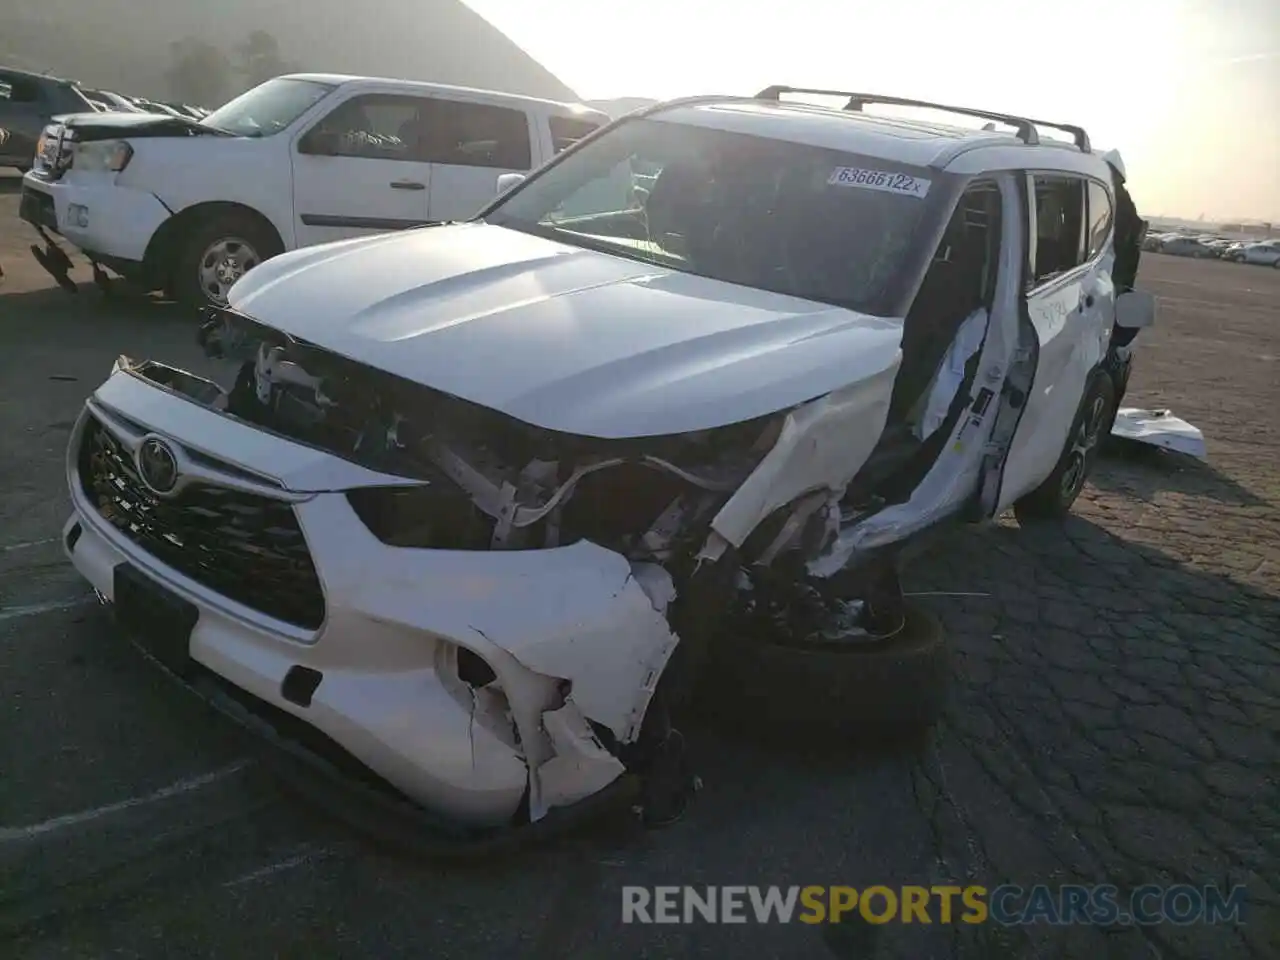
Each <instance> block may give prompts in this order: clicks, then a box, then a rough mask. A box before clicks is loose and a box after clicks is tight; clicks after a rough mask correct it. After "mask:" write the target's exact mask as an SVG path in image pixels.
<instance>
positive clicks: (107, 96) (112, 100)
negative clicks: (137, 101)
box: [80, 87, 142, 113]
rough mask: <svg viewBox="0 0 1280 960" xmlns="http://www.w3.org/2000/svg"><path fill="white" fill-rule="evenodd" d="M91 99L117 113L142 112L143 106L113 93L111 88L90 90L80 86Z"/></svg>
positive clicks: (82, 91) (105, 108) (81, 90)
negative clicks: (140, 106)
mask: <svg viewBox="0 0 1280 960" xmlns="http://www.w3.org/2000/svg"><path fill="white" fill-rule="evenodd" d="M80 92H81V93H83V94H84V95H85V96H86V97H88V98H89V99H90V100H93V101H95V102H96V103H99V104H101V105H102V108H103V109H104V110H111V111H114V112H117V113H141V112H142V111H141V108H139V107H136V106H134V105H133V104H132V103H130V102H129V100H128V99H127V98H126V97H122V96H120V94H118V93H112V92H111V91H110V90H90V89H88V88H85V87H81V88H80Z"/></svg>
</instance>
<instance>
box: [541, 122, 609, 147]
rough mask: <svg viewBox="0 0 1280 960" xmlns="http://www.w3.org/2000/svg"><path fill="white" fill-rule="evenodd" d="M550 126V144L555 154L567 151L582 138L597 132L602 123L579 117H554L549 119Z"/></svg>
mask: <svg viewBox="0 0 1280 960" xmlns="http://www.w3.org/2000/svg"><path fill="white" fill-rule="evenodd" d="M548 123H549V124H550V126H551V142H552V144H553V145H554V147H555V151H556V153H560V152H561V151H562V150H567V149H569V148H570V147H571V146H573V145H574V144H575V143H577V142H578V141H579V140H581V139H582V138H583V137H585V136H587V135H588V134H590V133H594V132H595V131H597V130H599V129H600V128H601V127H602V126H604V124H603V123H601V122H600V121H597V120H587V119H584V118H581V117H556V116H553V117H551V118H550V119H549V121H548Z"/></svg>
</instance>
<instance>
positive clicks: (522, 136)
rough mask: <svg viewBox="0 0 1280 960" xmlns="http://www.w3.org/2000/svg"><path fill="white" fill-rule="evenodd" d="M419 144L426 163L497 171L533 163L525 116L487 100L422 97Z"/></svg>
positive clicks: (516, 168)
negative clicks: (427, 98)
mask: <svg viewBox="0 0 1280 960" xmlns="http://www.w3.org/2000/svg"><path fill="white" fill-rule="evenodd" d="M421 146H422V150H423V159H424V160H426V161H428V162H429V163H443V164H451V165H456V166H463V167H493V168H496V169H499V170H528V169H529V168H530V167H532V166H533V152H532V147H531V146H530V143H529V117H528V115H527V114H526V113H525V112H524V111H523V110H512V109H511V108H509V107H495V106H493V105H492V104H488V103H466V102H464V101H461V100H445V99H442V98H432V99H430V100H424V101H423V107H422V137H421Z"/></svg>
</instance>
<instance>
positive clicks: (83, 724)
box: [0, 177, 1280, 960]
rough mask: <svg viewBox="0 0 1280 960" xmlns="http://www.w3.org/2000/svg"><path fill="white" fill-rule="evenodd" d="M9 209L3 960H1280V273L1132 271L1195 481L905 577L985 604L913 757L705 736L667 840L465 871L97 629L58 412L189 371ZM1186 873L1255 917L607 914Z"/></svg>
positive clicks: (1123, 475)
mask: <svg viewBox="0 0 1280 960" xmlns="http://www.w3.org/2000/svg"><path fill="white" fill-rule="evenodd" d="M16 199H17V198H16V194H15V193H14V191H13V187H12V184H11V182H10V181H9V180H8V179H6V178H3V177H0V263H3V266H4V270H5V279H4V280H3V281H0V382H3V383H4V384H5V389H4V391H3V394H2V395H0V433H2V435H3V436H4V437H5V438H6V440H9V441H10V442H12V441H14V440H16V441H19V442H20V444H21V449H22V451H23V452H24V453H25V458H23V459H19V458H18V457H12V456H10V457H5V458H0V548H3V549H2V550H0V573H3V577H0V710H3V716H4V721H3V723H2V724H0V770H2V771H3V775H2V776H0V943H5V942H6V941H7V942H8V944H9V946H7V947H2V948H0V951H2V952H4V954H5V955H6V956H14V957H22V958H26V957H32V958H44V957H50V958H52V957H74V958H79V957H86V958H88V957H93V958H97V957H106V956H112V957H159V956H171V955H184V956H187V957H203V956H210V957H212V956H244V957H291V956H303V955H307V956H317V955H319V956H343V957H365V956H368V957H385V956H426V955H430V956H433V957H453V956H457V957H471V956H477V955H491V954H499V953H501V954H504V955H512V956H521V957H524V956H529V957H557V958H561V957H563V958H592V957H618V956H634V957H670V956H707V957H720V956H726V955H739V956H748V957H757V956H759V957H779V958H785V957H804V958H814V957H823V956H830V957H840V958H850V960H853V958H857V960H871V958H898V957H901V958H904V960H905V958H910V960H923V958H965V960H968V958H972V960H985V958H996V957H1085V956H1087V957H1090V958H1098V957H1105V958H1111V957H1115V958H1126V960H1127V958H1130V957H1133V958H1139V957H1157V956H1159V957H1166V958H1186V960H1202V958H1218V957H1222V958H1238V957H1252V958H1264V957H1273V956H1278V955H1280V894H1278V893H1277V888H1278V886H1280V883H1278V882H1277V880H1276V877H1277V876H1280V870H1278V869H1277V866H1278V865H1280V803H1278V802H1277V801H1278V800H1280V793H1278V792H1277V784H1276V779H1277V775H1278V772H1280V763H1278V762H1277V761H1278V760H1280V669H1277V668H1278V667H1280V429H1278V428H1277V426H1276V414H1275V410H1276V407H1277V403H1276V401H1277V400H1280V377H1278V376H1277V366H1276V362H1277V355H1278V354H1280V271H1273V270H1266V269H1259V268H1249V267H1240V266H1235V265H1230V264H1222V263H1216V262H1203V261H1179V260H1173V259H1170V258H1165V257H1159V256H1152V255H1147V258H1146V260H1145V261H1144V267H1143V271H1142V284H1143V285H1144V286H1147V287H1148V288H1150V289H1152V290H1153V291H1154V292H1155V293H1156V294H1157V295H1158V296H1159V297H1160V301H1161V303H1160V309H1161V314H1160V318H1159V321H1158V323H1159V325H1158V327H1157V328H1156V329H1155V330H1153V331H1150V332H1148V333H1146V334H1144V335H1143V336H1142V337H1141V338H1140V339H1139V346H1138V356H1137V360H1136V366H1135V372H1134V378H1133V382H1132V384H1131V386H1130V390H1129V395H1128V398H1127V402H1128V403H1129V404H1131V405H1138V406H1145V407H1157V408H1159V407H1170V408H1172V409H1173V410H1174V411H1175V412H1176V413H1177V414H1178V415H1180V416H1183V417H1185V418H1186V419H1188V420H1190V421H1191V422H1192V423H1194V424H1196V425H1197V426H1199V427H1200V428H1201V429H1203V430H1204V432H1205V435H1206V438H1207V440H1208V445H1209V460H1208V462H1207V463H1197V462H1195V461H1190V460H1187V459H1184V458H1179V457H1174V456H1169V455H1164V454H1160V453H1157V452H1155V451H1145V450H1142V449H1139V450H1132V449H1125V450H1118V451H1113V452H1112V454H1111V455H1109V456H1108V457H1107V458H1106V459H1105V460H1103V461H1102V462H1101V463H1100V465H1099V468H1098V470H1097V471H1096V473H1095V476H1094V479H1093V480H1092V482H1091V484H1090V486H1089V487H1088V488H1087V489H1086V491H1085V493H1084V495H1083V497H1082V498H1081V501H1080V502H1079V504H1078V506H1077V508H1076V511H1075V515H1074V516H1073V517H1072V518H1071V519H1070V520H1069V521H1068V522H1067V523H1066V524H1065V526H1061V527H1038V526H1037V527H1027V528H1020V527H1019V526H1018V525H1017V523H1016V522H1015V521H1014V520H1012V518H1006V519H1004V520H1002V521H1001V522H1000V523H998V524H996V525H994V526H992V527H989V528H986V529H983V530H978V531H973V530H965V531H961V532H960V533H959V534H958V535H955V536H952V537H949V538H948V539H947V540H946V541H945V542H944V543H943V544H942V545H941V546H940V547H939V548H938V549H937V550H935V551H933V552H932V553H930V554H929V555H928V556H926V557H924V558H922V559H921V560H920V561H919V562H918V563H917V565H916V566H915V567H914V568H912V570H911V571H910V574H909V586H908V589H910V590H912V591H920V592H928V593H942V594H947V593H965V594H980V595H979V596H945V595H944V596H933V597H928V598H922V602H925V603H928V604H930V605H931V606H932V607H933V608H934V609H935V610H937V612H938V613H939V614H940V615H941V616H942V617H943V620H944V624H945V626H946V629H947V632H948V634H949V637H950V640H951V642H952V644H953V647H954V651H955V656H954V659H955V681H954V689H953V693H952V697H951V702H950V704H949V707H948V710H947V712H946V716H945V718H944V720H943V722H942V724H941V725H940V726H939V729H938V730H937V732H936V735H935V737H934V738H933V740H932V742H931V743H930V744H929V745H928V746H927V747H926V748H925V749H924V750H922V751H921V752H920V753H919V754H918V755H875V754H866V753H856V754H855V753H847V754H840V755H833V754H832V753H830V752H825V753H824V752H819V751H817V750H810V749H807V748H805V747H804V745H801V744H797V745H795V746H794V748H793V749H791V750H780V749H779V748H778V747H776V746H773V747H766V746H763V745H759V744H755V743H751V742H748V741H746V740H743V739H740V738H734V737H730V736H728V735H726V734H724V733H721V732H717V731H713V730H702V729H698V730H693V731H690V740H691V744H692V747H693V750H694V761H695V764H696V768H697V770H698V772H699V773H700V775H701V776H702V779H703V780H704V782H705V784H706V786H705V788H704V790H703V791H702V793H701V794H700V795H699V796H698V797H697V798H696V799H695V801H694V804H693V806H692V807H691V809H690V812H689V814H688V816H687V817H686V818H685V819H684V820H683V821H681V822H679V823H677V824H676V825H674V826H672V827H670V828H667V829H664V830H659V831H653V832H639V831H637V830H635V829H601V830H594V831H590V832H588V833H584V834H582V835H579V836H574V837H572V838H570V839H568V840H565V841H562V842H559V843H558V844H556V845H555V846H553V847H551V848H547V849H541V850H535V851H529V852H528V853H525V854H523V855H521V856H519V857H516V858H513V859H503V860H500V861H499V860H495V861H493V862H490V863H483V864H474V865H467V866H456V865H455V866H444V865H437V864H427V863H422V862H416V861H413V860H408V859H406V858H404V857H401V856H398V855H396V853H395V852H394V851H386V850H381V849H377V848H374V847H372V846H369V845H368V844H366V843H364V842H363V841H362V840H361V839H360V838H359V837H356V836H353V835H352V834H351V833H349V832H348V831H347V830H346V829H345V828H343V827H342V826H340V825H337V824H334V823H332V822H330V821H327V820H324V819H322V818H320V817H319V816H317V815H315V814H314V813H312V812H311V810H310V808H309V807H308V806H307V805H306V804H305V803H302V802H300V801H299V800H298V799H297V798H296V797H293V796H292V795H290V794H287V793H284V792H282V791H281V790H279V789H278V787H277V786H276V784H275V783H274V781H273V780H272V778H271V777H270V776H269V775H268V774H267V772H266V771H263V770H262V769H261V768H260V766H259V765H256V764H253V763H247V764H246V763H243V762H242V761H243V758H244V756H245V751H244V744H243V743H242V742H241V741H239V740H238V739H237V738H236V737H234V736H232V735H230V734H229V733H228V731H227V730H226V729H225V728H224V727H223V725H221V724H220V723H219V722H217V719H216V718H211V717H209V716H207V715H206V714H204V713H203V712H202V711H200V710H199V709H197V708H196V707H194V706H193V705H192V704H190V703H188V702H186V701H185V700H184V699H183V698H182V696H181V695H180V694H178V693H177V692H175V691H171V690H170V689H169V688H168V686H167V685H166V684H165V683H164V682H163V681H162V680H160V679H159V678H157V677H155V676H153V672H152V670H151V669H150V668H149V667H147V666H146V665H145V664H141V663H139V662H138V660H137V658H136V657H135V656H134V655H133V653H132V651H131V650H129V649H128V648H126V647H125V646H124V645H122V644H121V643H120V642H119V639H118V638H117V637H116V636H115V635H114V633H113V631H112V630H111V628H110V626H109V625H108V624H107V623H106V622H105V620H104V619H103V618H102V617H101V615H100V614H99V613H98V611H97V610H96V609H95V608H93V607H91V606H87V605H85V604H83V603H78V601H79V600H80V599H82V598H83V593H84V590H83V586H82V585H81V584H80V583H79V582H78V580H77V579H76V577H75V576H74V574H73V573H71V571H70V569H69V567H68V566H67V564H66V563H65V561H63V560H62V558H61V555H60V554H59V552H58V550H57V544H56V543H47V542H44V541H47V540H48V539H49V538H56V536H57V535H58V531H59V529H60V526H61V522H62V520H63V519H64V516H65V510H66V504H65V494H64V492H63V489H62V488H63V484H64V480H63V474H62V452H63V450H62V448H63V444H64V443H65V437H66V433H67V430H68V429H69V428H70V424H71V421H72V419H73V418H74V416H75V414H76V412H77V409H78V407H79V405H80V403H81V402H82V399H83V397H84V395H85V393H87V392H88V391H89V390H91V389H92V388H93V386H95V385H96V384H97V383H98V382H99V381H100V380H101V379H102V378H103V377H104V376H105V374H106V372H107V369H108V368H109V366H110V363H111V361H112V359H114V357H115V356H116V355H117V354H118V353H120V352H122V351H125V352H132V353H135V354H137V353H143V352H158V353H163V354H164V355H165V356H166V357H168V358H171V359H175V360H178V361H185V362H188V363H192V364H194V363H195V360H194V358H195V356H196V351H195V348H194V344H193V343H192V342H191V341H192V336H191V334H192V325H191V323H190V321H188V320H186V319H185V318H182V317H180V316H176V315H175V313H174V311H172V310H171V309H169V308H166V307H163V306H159V305H155V304H148V303H133V302H129V301H123V302H121V303H117V304H110V303H107V304H104V303H101V302H100V298H99V297H98V295H97V293H96V292H95V291H92V290H91V289H88V288H87V286H86V288H85V289H84V290H82V293H81V294H80V296H79V297H78V298H74V299H73V298H70V297H68V296H66V295H64V294H63V293H61V292H60V291H57V290H53V289H50V285H49V284H48V283H47V282H46V281H45V278H44V277H43V276H42V275H41V274H40V273H39V271H38V269H37V268H36V267H35V266H34V264H32V263H31V262H30V256H29V254H26V253H25V244H26V243H27V242H29V241H30V238H28V237H27V236H26V232H25V230H24V229H22V228H20V227H19V226H18V225H17V224H16V222H15V221H14V220H13V213H14V210H15V209H16ZM9 449H13V448H10V447H8V446H7V445H6V450H9ZM165 791H168V792H167V793H166V792H165ZM157 797H158V798H159V799H157ZM37 827H38V828H39V830H38V831H36V832H34V833H33V832H32V831H33V830H34V829H35V828H37ZM1182 881H1186V882H1190V883H1194V884H1199V885H1203V884H1206V883H1216V884H1218V885H1219V886H1222V887H1227V886H1230V885H1232V884H1244V885H1246V886H1247V888H1248V895H1249V903H1248V905H1247V908H1246V909H1247V913H1246V921H1247V923H1246V924H1245V925H1243V926H1240V927H1234V926H1186V927H1178V926H1174V925H1172V924H1164V925H1160V926H1154V927H1148V928H1143V929H1137V928H1108V929H1101V928H1086V927H1072V928H1054V927H1048V926H1035V927H1029V928H1002V927H999V926H996V925H993V924H988V925H982V926H967V925H963V924H956V925H953V926H943V925H933V926H931V927H927V928H926V927H921V926H918V925H917V926H906V925H902V926H899V925H888V926H882V927H870V926H866V925H863V924H854V923H844V924H841V925H839V926H834V927H832V926H828V927H821V928H810V927H806V926H804V925H802V924H795V925H792V926H786V927H783V926H769V927H759V926H756V925H754V924H747V925H743V926H708V925H699V926H665V927H659V926H624V925H622V924H621V922H620V916H621V888H622V886H623V885H624V884H627V885H629V884H639V885H652V884H664V883H665V884H691V885H706V884H715V885H726V884H763V885H767V884H779V885H784V886H786V885H791V884H798V885H806V884H848V885H853V886H859V887H862V886H867V885H870V884H887V885H890V886H896V885H900V884H925V885H928V884H937V883H946V882H956V883H959V884H966V883H980V884H982V885H984V886H987V887H989V888H990V887H995V886H997V885H999V884H1000V883H1017V884H1019V885H1022V886H1024V887H1026V886H1030V885H1032V884H1035V883H1049V884H1056V883H1079V884H1093V883H1112V884H1115V885H1116V886H1118V887H1120V888H1121V889H1122V890H1124V889H1127V888H1129V887H1132V886H1135V885H1139V884H1143V883H1174V882H1182Z"/></svg>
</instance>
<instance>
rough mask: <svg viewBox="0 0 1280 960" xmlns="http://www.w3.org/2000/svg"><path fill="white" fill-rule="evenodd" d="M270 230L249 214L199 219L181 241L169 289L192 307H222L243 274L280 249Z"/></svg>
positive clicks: (176, 297) (175, 297)
mask: <svg viewBox="0 0 1280 960" xmlns="http://www.w3.org/2000/svg"><path fill="white" fill-rule="evenodd" d="M279 248H280V243H279V241H278V240H277V239H276V237H275V236H274V235H273V234H272V232H271V231H269V230H268V229H266V228H265V227H264V226H263V225H262V224H261V223H259V222H257V221H256V220H254V219H253V218H252V217H249V216H246V215H245V214H241V213H227V214H222V215H219V216H215V217H211V218H209V219H208V220H205V221H202V222H201V223H199V224H197V225H196V227H195V228H194V229H193V230H191V231H190V232H189V233H188V234H187V236H186V239H185V241H184V242H183V245H182V248H181V251H180V253H179V254H178V257H177V260H176V262H175V263H174V268H173V274H172V276H171V277H170V279H169V284H168V288H169V290H170V291H171V293H172V294H173V296H174V299H176V300H179V301H181V302H182V303H186V304H189V305H190V306H194V307H205V306H215V307H225V306H226V305H227V294H228V293H229V292H230V290H231V288H232V287H233V286H235V284H236V281H238V280H239V279H240V278H241V277H243V276H244V275H245V274H246V273H248V272H249V271H250V270H252V269H253V268H254V267H256V266H257V265H258V264H260V263H261V262H262V261H263V260H266V259H268V258H270V257H272V256H275V255H276V254H277V253H279V252H280V249H279Z"/></svg>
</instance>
